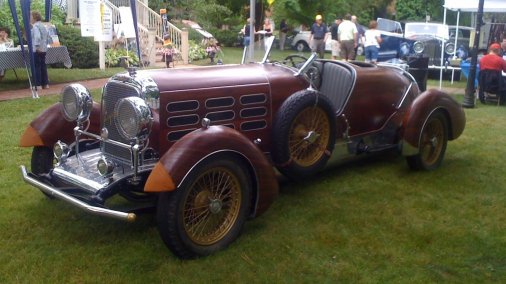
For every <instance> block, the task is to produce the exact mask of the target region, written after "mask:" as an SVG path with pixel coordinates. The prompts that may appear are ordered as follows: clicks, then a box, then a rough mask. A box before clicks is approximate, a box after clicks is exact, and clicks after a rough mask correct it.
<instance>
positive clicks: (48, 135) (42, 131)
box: [19, 102, 100, 147]
mask: <svg viewBox="0 0 506 284" xmlns="http://www.w3.org/2000/svg"><path fill="white" fill-rule="evenodd" d="M61 107H62V106H61V103H56V104H54V105H52V106H50V107H49V108H47V109H46V110H44V111H43V112H42V113H41V114H40V115H39V116H38V117H37V118H35V119H34V120H33V121H32V122H31V123H30V125H29V126H28V127H27V128H26V130H25V132H24V133H23V135H22V136H21V139H20V141H19V146H20V147H34V146H47V147H53V145H54V144H55V143H56V141H58V140H61V141H63V142H65V143H67V144H70V143H72V142H74V140H75V137H74V127H75V126H76V123H75V122H69V121H67V120H66V119H65V118H64V117H63V114H62V112H61ZM88 131H90V132H93V133H100V104H98V103H95V102H94V103H93V109H92V111H91V115H90V125H89V128H88Z"/></svg>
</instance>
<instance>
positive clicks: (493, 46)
mask: <svg viewBox="0 0 506 284" xmlns="http://www.w3.org/2000/svg"><path fill="white" fill-rule="evenodd" d="M489 49H501V46H500V45H499V44H498V43H492V44H491V45H490V47H489Z"/></svg>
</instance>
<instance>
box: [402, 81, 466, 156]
mask: <svg viewBox="0 0 506 284" xmlns="http://www.w3.org/2000/svg"><path fill="white" fill-rule="evenodd" d="M434 111H442V112H443V113H444V114H445V116H446V119H447V121H448V139H449V140H454V139H457V138H458V137H459V136H460V135H461V134H462V132H464V128H465V125H466V115H465V113H464V110H463V109H462V106H461V105H460V104H459V103H458V102H457V101H456V100H455V99H454V98H452V97H451V96H449V95H448V94H446V93H444V92H441V91H439V90H436V89H430V90H427V91H425V92H423V93H422V94H421V95H419V96H418V97H417V98H416V99H415V101H414V102H413V103H412V104H411V108H410V109H409V110H408V111H407V112H406V115H405V116H404V121H403V125H404V129H403V130H404V131H403V141H402V154H403V155H405V156H411V155H416V154H418V149H419V146H420V145H419V143H420V133H421V131H422V129H423V127H424V125H425V123H426V122H427V119H428V118H429V116H430V115H431V114H432V113H433V112H434Z"/></svg>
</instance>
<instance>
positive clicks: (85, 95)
mask: <svg viewBox="0 0 506 284" xmlns="http://www.w3.org/2000/svg"><path fill="white" fill-rule="evenodd" d="M61 103H62V105H63V116H64V117H65V119H66V120H68V121H78V122H83V121H85V120H87V119H88V117H90V113H91V108H92V107H93V99H92V97H91V95H90V92H89V91H88V89H86V88H85V87H84V86H83V85H81V84H70V85H68V86H66V87H65V88H63V91H62V95H61Z"/></svg>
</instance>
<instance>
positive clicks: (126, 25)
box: [119, 7, 135, 38]
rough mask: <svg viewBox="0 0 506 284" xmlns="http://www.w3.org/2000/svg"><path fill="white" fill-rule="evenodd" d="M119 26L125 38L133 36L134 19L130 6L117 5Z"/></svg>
mask: <svg viewBox="0 0 506 284" xmlns="http://www.w3.org/2000/svg"><path fill="white" fill-rule="evenodd" d="M119 14H120V16H121V28H122V30H123V33H124V36H125V38H135V29H134V19H133V17H132V10H131V9H130V7H119Z"/></svg>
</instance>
